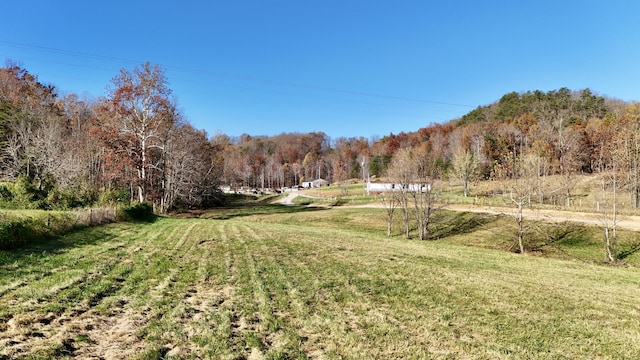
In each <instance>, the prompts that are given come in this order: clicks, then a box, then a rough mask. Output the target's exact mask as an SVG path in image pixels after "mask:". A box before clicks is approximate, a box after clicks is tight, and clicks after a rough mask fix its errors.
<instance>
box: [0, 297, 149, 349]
mask: <svg viewBox="0 0 640 360" xmlns="http://www.w3.org/2000/svg"><path fill="white" fill-rule="evenodd" d="M126 303H127V302H126V300H124V299H123V300H121V301H119V302H116V304H115V305H114V307H113V308H112V309H110V313H111V314H109V315H102V314H100V313H98V312H96V311H95V310H94V309H90V308H89V305H88V304H82V305H78V306H77V307H75V308H74V309H72V310H71V311H69V312H67V313H64V314H62V315H58V314H56V313H53V312H50V313H47V314H45V315H42V314H33V313H28V314H23V315H21V316H16V317H13V318H11V319H10V320H9V321H8V322H7V323H6V326H5V328H4V329H3V331H2V334H1V335H0V348H2V351H1V352H0V354H2V355H5V356H8V357H11V358H13V357H20V356H24V355H27V354H42V355H43V356H52V357H57V356H71V357H78V358H83V359H127V358H130V357H131V356H133V355H134V354H136V353H139V352H140V351H141V350H143V349H144V344H143V343H142V342H141V341H140V338H138V336H137V335H136V333H137V331H138V329H140V327H141V326H143V325H144V324H145V323H146V322H147V319H146V317H145V316H144V315H142V314H138V313H135V312H133V311H130V310H127V309H126Z"/></svg>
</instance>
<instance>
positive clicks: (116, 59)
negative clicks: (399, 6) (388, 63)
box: [0, 40, 475, 108]
mask: <svg viewBox="0 0 640 360" xmlns="http://www.w3.org/2000/svg"><path fill="white" fill-rule="evenodd" d="M0 44H3V45H5V46H9V47H14V48H27V49H34V50H38V51H44V52H48V53H54V54H61V55H68V56H75V57H84V58H92V59H97V60H106V61H114V62H120V63H126V64H133V65H137V64H141V63H143V62H142V61H136V60H132V59H126V58H120V57H114V56H105V55H98V54H91V53H86V52H80V51H72V50H65V49H59V48H53V47H47V46H39V45H31V44H25V43H18V42H12V41H4V40H0ZM162 67H164V68H165V69H168V70H177V71H185V72H191V73H200V74H202V73H204V74H209V75H213V76H217V77H223V78H232V79H238V80H243V81H250V82H258V83H264V84H273V85H280V86H287V87H295V88H302V89H308V90H315V91H323V92H332V93H339V94H348V95H356V96H364V97H374V98H381V99H388V100H401V101H407V102H419V103H427V104H436V105H446V106H456V107H464V108H474V107H475V106H472V105H465V104H457V103H450V102H443V101H435V100H427V99H419V98H410V97H404V96H396V95H387V94H378V93H372V92H365V91H353V90H343V89H336V88H330V87H322V86H316V85H308V84H300V83H294V82H288V81H279V80H270V79H263V78H259V77H253V76H245V75H237V74H225V73H218V72H212V71H205V70H199V69H193V68H188V67H182V66H172V65H169V66H166V65H163V66H162Z"/></svg>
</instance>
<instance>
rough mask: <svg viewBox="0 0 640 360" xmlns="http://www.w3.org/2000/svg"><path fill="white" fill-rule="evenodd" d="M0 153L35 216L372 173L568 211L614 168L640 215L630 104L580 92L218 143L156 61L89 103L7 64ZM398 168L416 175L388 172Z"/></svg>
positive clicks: (535, 94) (191, 202)
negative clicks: (585, 179) (420, 124)
mask: <svg viewBox="0 0 640 360" xmlns="http://www.w3.org/2000/svg"><path fill="white" fill-rule="evenodd" d="M0 149H1V152H0V177H1V178H2V179H4V180H5V183H3V184H2V185H1V186H0V196H1V197H2V199H4V200H3V201H5V202H7V203H8V202H14V203H20V202H24V203H29V204H32V206H37V207H43V208H47V207H56V206H67V207H73V206H82V205H86V204H88V203H91V202H97V201H126V202H130V201H135V202H151V203H153V204H155V206H157V208H158V209H159V210H161V211H168V210H170V209H173V208H177V207H200V206H208V205H211V204H215V203H216V202H217V201H219V200H220V189H221V187H222V186H223V185H224V186H228V187H229V188H231V189H240V188H243V187H244V188H250V189H264V188H269V189H280V188H283V187H293V186H298V185H299V184H301V183H302V181H305V180H313V179H316V178H323V179H326V180H329V181H331V182H337V181H343V180H347V179H353V178H358V179H365V178H371V177H377V178H381V177H387V178H396V179H397V178H399V177H404V178H403V179H404V180H403V181H416V182H428V181H431V180H433V179H437V180H439V179H444V178H449V179H452V178H453V179H457V181H459V182H460V183H461V184H462V185H463V190H464V195H469V194H470V193H471V191H472V189H471V184H472V183H473V181H474V180H476V179H511V180H518V179H520V180H519V181H520V183H521V184H527V186H526V187H527V188H528V189H529V190H528V191H527V200H528V201H536V202H539V203H550V202H554V203H562V204H566V205H571V204H572V203H573V202H574V201H575V195H574V192H575V186H576V178H575V175H576V174H579V173H589V174H599V175H602V176H603V177H604V176H605V175H606V176H607V179H608V180H607V181H605V186H609V187H610V186H611V184H612V183H613V178H612V174H613V173H615V174H616V179H615V183H616V189H618V190H619V191H620V192H621V193H625V195H624V196H627V197H628V198H629V201H630V202H631V203H632V204H634V206H636V207H638V206H640V105H639V104H638V103H635V102H631V103H629V102H624V101H620V100H616V99H611V98H605V97H603V96H599V95H597V94H594V93H593V92H592V91H591V90H589V89H583V90H579V91H572V90H569V89H566V88H562V89H558V90H553V91H547V92H543V91H530V92H524V93H516V92H512V93H509V94H506V95H504V96H503V97H502V98H500V99H499V100H498V101H496V102H494V103H492V104H489V105H484V106H479V107H478V108H476V109H474V110H472V111H470V112H469V113H468V114H466V115H464V116H462V117H461V118H459V119H454V120H451V121H449V122H447V123H444V124H431V125H428V126H426V127H424V128H421V129H418V130H417V131H413V132H401V133H399V134H388V135H386V136H383V137H381V138H369V139H368V138H365V137H349V138H346V137H340V138H337V139H331V138H329V137H328V136H327V135H326V134H325V133H323V132H312V133H282V134H280V135H276V136H256V135H249V134H243V135H241V136H239V137H231V136H228V135H225V134H214V135H213V136H209V135H208V134H207V133H206V132H204V131H203V130H198V129H195V128H194V127H193V126H191V125H190V124H189V123H188V122H187V121H185V120H184V117H183V115H182V114H181V113H180V111H179V110H178V107H177V100H176V98H175V96H174V94H173V93H172V91H171V89H170V88H169V84H168V81H167V78H166V77H165V75H164V71H163V70H162V68H161V67H159V66H158V65H152V64H149V63H146V64H142V65H140V66H138V67H135V68H133V69H122V70H121V71H120V73H119V74H117V75H116V76H115V77H114V78H113V80H112V82H111V84H110V87H109V88H108V91H107V93H106V95H105V96H104V97H101V98H98V99H83V98H80V97H79V96H77V95H75V94H69V95H66V96H64V97H62V96H60V95H59V94H58V93H57V90H56V88H55V86H53V85H48V84H42V83H40V82H39V81H38V79H37V76H35V75H33V74H30V73H29V72H28V71H27V70H26V69H23V68H21V67H19V66H15V65H12V66H6V67H4V68H1V69H0ZM407 159H414V160H413V161H414V163H417V164H418V165H419V166H418V165H416V166H418V167H415V166H414V167H413V169H418V168H419V169H423V170H420V171H417V172H415V171H414V173H413V174H412V173H411V171H407V170H406V169H405V170H401V169H402V168H403V167H404V165H402V164H407V163H412V162H411V161H408V160H407ZM551 175H557V176H559V178H561V179H562V181H561V186H560V188H558V186H557V185H556V184H554V185H553V186H555V187H552V184H550V183H549V182H548V181H547V178H548V177H549V176H551ZM9 181H10V182H9ZM518 188H519V189H522V188H523V186H518ZM0 200H1V199H0ZM33 204H35V205H33Z"/></svg>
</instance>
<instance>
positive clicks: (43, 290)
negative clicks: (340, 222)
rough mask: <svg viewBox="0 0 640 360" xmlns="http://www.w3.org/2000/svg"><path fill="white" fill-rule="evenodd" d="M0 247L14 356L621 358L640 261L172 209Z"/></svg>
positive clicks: (2, 339)
mask: <svg viewBox="0 0 640 360" xmlns="http://www.w3.org/2000/svg"><path fill="white" fill-rule="evenodd" d="M61 241H62V242H63V245H64V244H67V246H59V247H58V248H55V249H49V250H46V249H45V250H42V249H39V250H38V251H37V252H26V251H25V252H20V253H17V252H9V253H7V252H2V253H0V255H1V256H2V257H1V258H0V356H6V357H11V358H20V357H27V356H29V357H32V358H52V357H65V356H69V357H80V358H116V359H117V358H121V359H128V358H166V357H173V358H221V359H236V358H250V359H259V358H271V359H273V358H312V359H315V358H329V359H333V358H335V359H338V358H447V357H454V358H459V357H463V358H605V359H606V358H610V359H624V358H628V359H632V358H635V357H636V355H637V354H639V353H640V341H639V340H640V316H639V315H640V314H639V310H640V308H639V306H638V299H639V298H640V286H639V285H640V270H638V269H635V268H612V267H603V266H596V265H591V264H584V263H579V262H567V261H560V260H554V259H543V258H536V257H521V256H517V255H514V254H509V253H504V252H498V251H491V250H487V249H478V248H472V247H461V246H455V245H451V244H446V243H442V242H416V241H407V240H401V239H387V238H386V237H384V236H383V234H381V235H380V236H375V235H372V234H370V233H360V232H357V231H348V230H340V229H326V228H320V227H314V226H313V225H311V224H309V225H306V226H301V225H283V224H273V223H259V222H252V221H243V220H210V219H209V220H203V219H186V220H185V219H161V220H158V221H156V222H155V223H152V224H113V225H108V226H104V227H100V228H95V229H86V230H83V231H79V232H76V233H74V234H71V235H69V236H67V237H66V238H64V239H62V240H61Z"/></svg>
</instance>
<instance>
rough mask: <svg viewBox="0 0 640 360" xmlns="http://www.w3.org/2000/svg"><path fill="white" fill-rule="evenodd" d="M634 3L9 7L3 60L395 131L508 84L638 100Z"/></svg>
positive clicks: (354, 130) (188, 107) (198, 121)
mask: <svg viewBox="0 0 640 360" xmlns="http://www.w3.org/2000/svg"><path fill="white" fill-rule="evenodd" d="M639 45H640V2H638V1H631V0H629V1H619V0H612V1H591V0H586V1H566V0H538V1H514V0H499V1H491V0H489V1H481V0H478V1H455V0H452V1H444V0H442V1H428V0H422V1H402V0H394V1H386V0H380V1H372V0H366V1H364V0H363V1H361V0H322V1H319V0H295V1H294V0H286V1H285V0H281V1H269V0H254V1H244V0H234V1H227V0H225V1H218V0H214V1H204V0H202V1H190V0H183V1H179V2H178V1H163V0H154V1H147V0H144V1H139V0H126V1H124V0H111V1H99V2H98V1H87V0H83V1H77V0H68V1H51V0H21V1H4V2H3V4H2V20H1V21H0V60H2V61H4V60H7V59H10V60H13V61H16V62H18V63H19V64H20V65H22V66H24V67H25V68H26V69H27V70H29V71H30V72H32V73H33V74H35V75H37V76H38V77H39V79H40V81H42V82H44V83H51V84H53V85H56V86H57V87H58V88H59V89H60V90H61V92H62V93H68V92H75V93H78V94H80V95H82V94H83V93H88V94H90V95H92V96H96V97H98V96H104V95H105V94H106V92H105V88H106V86H108V85H109V84H110V81H111V79H112V78H113V77H114V76H115V75H117V74H118V71H119V69H120V68H128V69H132V68H133V67H134V66H136V65H139V64H141V63H143V62H145V61H149V62H151V63H154V64H159V65H160V66H162V67H164V68H165V69H166V75H167V77H168V79H169V86H170V87H171V89H172V90H173V92H174V95H175V96H176V97H177V99H178V103H179V106H180V107H181V109H182V110H183V113H184V114H185V116H186V118H187V120H188V121H189V122H191V123H192V124H193V125H194V126H195V127H196V128H199V129H204V130H206V131H207V132H208V133H209V134H211V135H213V134H215V133H216V132H221V133H224V134H227V135H230V136H238V135H240V134H242V133H248V134H251V135H277V134H279V133H282V132H310V131H323V132H325V133H327V134H328V135H329V136H331V137H332V138H334V139H335V138H337V137H340V136H349V137H350V136H364V137H367V138H368V137H370V136H376V135H377V136H384V135H387V134H389V133H390V132H393V133H398V132H401V131H405V132H409V131H415V130H417V129H418V128H420V127H424V126H427V125H429V124H431V123H435V122H446V121H448V120H451V119H455V118H458V117H460V116H462V115H464V114H466V113H467V112H469V111H470V110H472V109H474V108H475V107H477V106H479V105H486V104H489V103H492V102H494V101H496V100H498V99H499V98H500V97H501V96H502V95H503V94H505V93H507V92H511V91H518V92H521V91H527V90H537V89H539V90H543V91H548V90H554V89H558V88H561V87H568V88H570V89H574V90H578V89H582V88H586V87H589V88H590V89H592V90H593V91H594V92H596V93H598V94H600V95H606V96H609V97H614V98H619V99H622V100H625V101H631V100H637V99H638V98H639V95H638V90H639V89H640V46H639Z"/></svg>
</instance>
